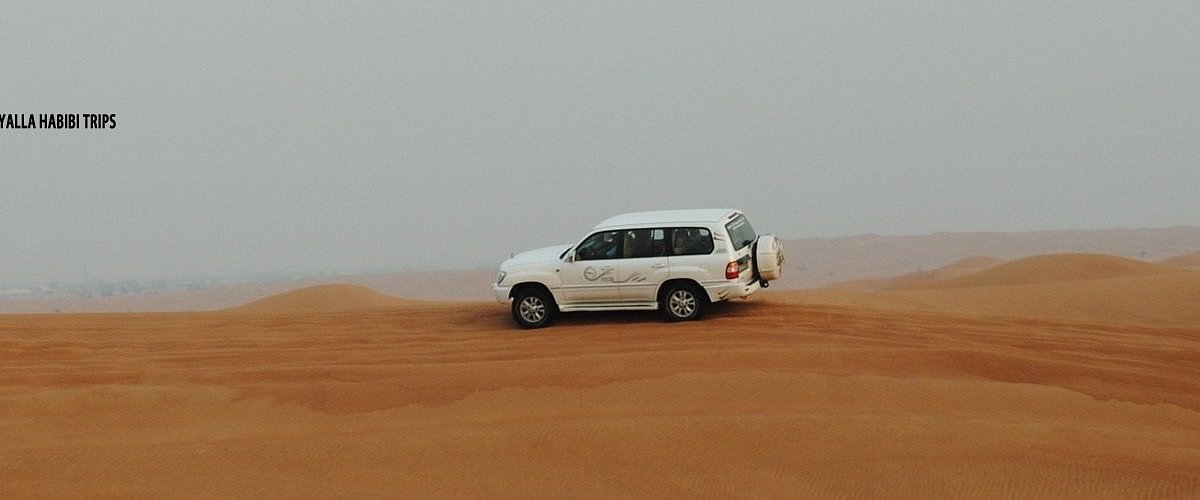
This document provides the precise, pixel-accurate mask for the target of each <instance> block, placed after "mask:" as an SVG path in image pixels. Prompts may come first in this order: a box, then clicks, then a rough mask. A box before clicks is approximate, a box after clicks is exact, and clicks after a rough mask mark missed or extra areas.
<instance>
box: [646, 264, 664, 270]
mask: <svg viewBox="0 0 1200 500" xmlns="http://www.w3.org/2000/svg"><path fill="white" fill-rule="evenodd" d="M650 267H651V268H652V269H662V268H664V267H667V265H666V264H654V265H652V266H650Z"/></svg>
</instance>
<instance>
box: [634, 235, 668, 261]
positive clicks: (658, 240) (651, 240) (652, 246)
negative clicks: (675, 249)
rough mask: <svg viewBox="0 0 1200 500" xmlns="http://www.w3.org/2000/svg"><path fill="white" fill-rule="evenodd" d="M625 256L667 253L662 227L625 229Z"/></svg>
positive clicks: (647, 255) (638, 256)
mask: <svg viewBox="0 0 1200 500" xmlns="http://www.w3.org/2000/svg"><path fill="white" fill-rule="evenodd" d="M624 255H625V258H626V259H637V258H643V257H663V256H666V255H667V236H666V231H665V230H663V229H630V230H628V231H625V253H624Z"/></svg>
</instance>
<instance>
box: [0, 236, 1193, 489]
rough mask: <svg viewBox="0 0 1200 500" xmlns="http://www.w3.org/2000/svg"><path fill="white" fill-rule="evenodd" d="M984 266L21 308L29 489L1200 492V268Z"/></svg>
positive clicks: (0, 378) (13, 445)
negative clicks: (545, 289)
mask: <svg viewBox="0 0 1200 500" xmlns="http://www.w3.org/2000/svg"><path fill="white" fill-rule="evenodd" d="M974 264H979V265H978V266H976V267H971V266H965V265H963V264H962V263H959V265H958V266H957V267H956V268H954V269H951V270H947V271H943V272H934V273H929V275H927V276H926V278H927V279H926V281H925V283H924V284H925V285H927V286H924V287H922V281H921V279H918V278H917V277H912V276H910V277H908V278H905V279H902V280H899V281H897V282H895V283H894V285H895V286H898V287H903V289H881V290H859V291H848V290H832V289H827V290H819V291H801V292H797V291H786V290H785V291H777V290H776V289H775V288H772V289H770V290H767V291H765V292H764V293H763V294H761V295H760V296H757V297H756V298H755V299H752V300H750V301H745V302H736V303H731V304H723V305H720V306H719V307H715V308H714V309H713V310H712V311H711V313H710V315H709V317H708V318H706V319H705V320H703V321H700V322H689V323H664V322H662V321H660V320H659V319H658V317H657V316H656V315H654V314H649V313H610V314H574V315H566V316H564V318H563V319H562V321H560V322H559V323H558V324H556V325H555V326H553V327H551V328H546V329H541V330H535V331H523V330H518V329H516V328H515V327H514V326H513V325H512V323H511V320H510V319H509V317H508V311H507V309H506V308H505V307H504V306H502V305H500V304H496V303H486V302H421V301H414V300H405V299H400V298H396V297H392V296H388V295H384V294H381V293H378V292H375V291H373V290H371V289H368V288H364V287H361V286H354V285H334V286H322V287H316V288H305V289H301V290H296V291H292V292H288V293H285V294H283V295H279V296H275V297H270V298H266V299H263V300H260V301H256V302H254V303H251V304H248V305H246V306H245V307H240V308H234V309H229V310H225V311H215V312H191V313H111V314H56V315H37V314H27V315H0V356H2V357H3V360H4V362H3V363H2V364H0V426H3V429H4V432H3V433H0V476H2V477H3V479H4V480H3V481H0V496H2V497H5V498H11V497H31V496H39V497H40V496H54V497H78V496H111V497H159V496H172V497H175V496H202V497H229V496H236V497H258V496H272V497H274V496H291V497H295V496H302V497H322V498H325V497H331V498H364V497H376V496H387V497H394V496H406V497H421V498H430V497H463V496H482V497H564V496H566V497H599V498H613V497H731V496H740V497H787V498H964V497H966V498H1197V497H1200V316H1198V314H1200V313H1198V312H1197V311H1198V310H1200V287H1197V285H1196V283H1197V281H1198V279H1200V273H1196V272H1193V271H1188V270H1185V269H1179V268H1168V267H1167V266H1163V265H1159V264H1150V263H1144V262H1136V261H1126V260H1125V259H1120V258H1117V257H1110V256H1090V255H1082V256H1081V255H1057V256H1046V257H1041V258H1035V259H1032V260H1015V261H1010V262H1004V261H1000V260H999V259H995V260H988V261H982V260H980V261H976V262H975V263H974ZM1046 266H1049V267H1050V268H1052V269H1061V268H1063V266H1066V267H1067V268H1071V269H1074V270H1073V271H1072V272H1065V271H1064V272H1062V273H1059V274H1057V275H1054V276H1048V275H1047V272H1039V271H1038V269H1042V270H1043V271H1045V268H1046ZM1072 266H1074V267H1072ZM968 268H969V269H968ZM1050 274H1053V273H1050ZM820 294H826V295H828V296H835V295H836V294H847V295H846V296H847V297H856V298H855V299H854V300H846V301H844V302H845V303H841V304H837V303H832V302H833V301H830V300H827V302H831V303H818V299H829V297H824V298H822V297H821V295H820ZM870 297H875V298H870ZM834 298H837V297H834ZM850 302H855V303H850ZM858 302H861V303H858ZM931 304H932V305H931ZM987 304H996V305H987Z"/></svg>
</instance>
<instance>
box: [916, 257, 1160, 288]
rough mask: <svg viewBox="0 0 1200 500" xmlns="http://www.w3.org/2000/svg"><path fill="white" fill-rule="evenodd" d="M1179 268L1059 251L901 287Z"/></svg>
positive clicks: (1082, 278) (1031, 281)
mask: <svg viewBox="0 0 1200 500" xmlns="http://www.w3.org/2000/svg"><path fill="white" fill-rule="evenodd" d="M1178 272H1180V270H1179V269H1177V268H1172V267H1169V266H1164V265H1161V264H1153V263H1150V262H1142V261H1140V260H1133V259H1126V258H1124V257H1116V256H1113V255H1102V254H1086V253H1062V254H1048V255H1035V256H1033V257H1026V258H1024V259H1018V260H1014V261H1012V262H1007V263H1004V264H1000V265H997V266H994V267H991V268H988V269H984V270H982V271H979V272H976V273H971V274H968V275H966V276H960V277H957V278H951V279H946V280H939V281H936V282H924V283H915V284H913V285H910V286H905V287H903V288H964V287H985V286H1011V285H1037V284H1042V283H1062V282H1072V281H1093V280H1103V279H1110V278H1128V277H1134V276H1152V275H1157V274H1173V273H1178Z"/></svg>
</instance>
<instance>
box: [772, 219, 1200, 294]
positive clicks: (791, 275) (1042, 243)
mask: <svg viewBox="0 0 1200 500" xmlns="http://www.w3.org/2000/svg"><path fill="white" fill-rule="evenodd" d="M784 250H785V252H786V254H787V264H786V266H787V267H785V269H784V275H783V279H782V280H780V282H779V283H778V285H779V286H780V287H781V288H816V287H822V286H825V285H829V284H832V283H838V282H846V281H850V280H858V279H871V278H887V277H891V276H898V275H901V274H907V273H912V272H918V271H925V270H929V269H934V268H938V267H942V266H945V265H946V264H947V263H950V262H954V261H956V260H959V259H963V258H966V257H970V256H976V255H986V256H990V257H994V258H999V259H1004V260H1015V259H1021V258H1025V257H1031V256H1034V255H1044V254H1053V253H1098V254H1105V255H1115V256H1118V257H1126V258H1131V259H1138V260H1143V261H1157V260H1161V259H1166V258H1170V257H1175V256H1179V255H1182V254H1186V253H1189V252H1196V251H1197V250H1200V227H1171V228H1158V229H1094V230H1052V231H1027V232H1013V233H996V232H980V233H935V234H925V235H913V236H880V235H871V234H866V235H858V236H844V237H837V238H799V239H790V240H786V241H785V242H784Z"/></svg>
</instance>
